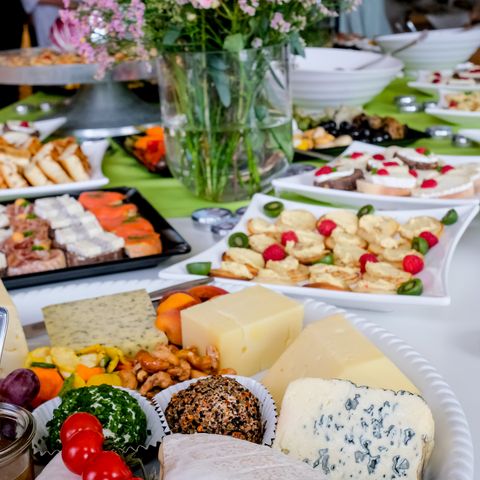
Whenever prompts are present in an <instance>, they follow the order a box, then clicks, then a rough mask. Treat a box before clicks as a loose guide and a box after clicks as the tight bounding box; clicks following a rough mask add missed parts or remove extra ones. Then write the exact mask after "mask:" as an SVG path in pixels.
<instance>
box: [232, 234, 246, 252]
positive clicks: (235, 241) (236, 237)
mask: <svg viewBox="0 0 480 480" xmlns="http://www.w3.org/2000/svg"><path fill="white" fill-rule="evenodd" d="M228 246H229V247H238V248H248V237H247V235H245V234H244V233H243V232H237V233H233V234H232V235H230V237H229V238H228Z"/></svg>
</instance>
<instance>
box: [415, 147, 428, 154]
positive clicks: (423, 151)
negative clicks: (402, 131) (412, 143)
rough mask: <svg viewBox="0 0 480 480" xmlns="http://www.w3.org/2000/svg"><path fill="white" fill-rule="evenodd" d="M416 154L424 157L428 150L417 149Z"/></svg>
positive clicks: (424, 148)
mask: <svg viewBox="0 0 480 480" xmlns="http://www.w3.org/2000/svg"><path fill="white" fill-rule="evenodd" d="M415 151H416V152H417V153H420V154H421V155H426V153H427V151H428V148H426V147H418V148H416V149H415Z"/></svg>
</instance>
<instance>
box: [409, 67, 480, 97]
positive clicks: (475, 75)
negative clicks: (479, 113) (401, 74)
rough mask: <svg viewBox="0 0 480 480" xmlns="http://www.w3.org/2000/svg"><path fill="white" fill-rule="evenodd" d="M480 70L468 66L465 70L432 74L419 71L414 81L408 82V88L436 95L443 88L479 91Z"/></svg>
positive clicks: (438, 71)
mask: <svg viewBox="0 0 480 480" xmlns="http://www.w3.org/2000/svg"><path fill="white" fill-rule="evenodd" d="M479 81H480V69H479V68H478V67H476V66H475V65H470V66H468V67H467V68H465V69H457V70H455V71H452V70H437V71H434V72H429V71H421V72H418V77H417V79H416V80H415V81H413V82H409V83H408V86H409V87H410V88H415V89H417V90H419V91H420V92H424V93H427V94H430V95H436V94H438V93H439V91H440V90H441V89H443V88H448V89H449V90H450V91H454V92H462V91H465V90H466V89H468V90H469V91H471V92H475V91H480V83H479Z"/></svg>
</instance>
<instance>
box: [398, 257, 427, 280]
mask: <svg viewBox="0 0 480 480" xmlns="http://www.w3.org/2000/svg"><path fill="white" fill-rule="evenodd" d="M423 265H424V264H423V260H422V259H421V258H420V257H419V256H417V255H406V256H405V257H404V258H403V269H404V270H405V271H406V272H408V273H411V274H412V275H416V274H417V273H419V272H421V271H422V270H423Z"/></svg>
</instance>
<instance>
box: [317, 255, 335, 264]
mask: <svg viewBox="0 0 480 480" xmlns="http://www.w3.org/2000/svg"><path fill="white" fill-rule="evenodd" d="M315 263H323V264H324V265H333V253H327V254H326V255H324V256H323V257H322V258H321V259H320V260H317V261H316V262H315Z"/></svg>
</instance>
